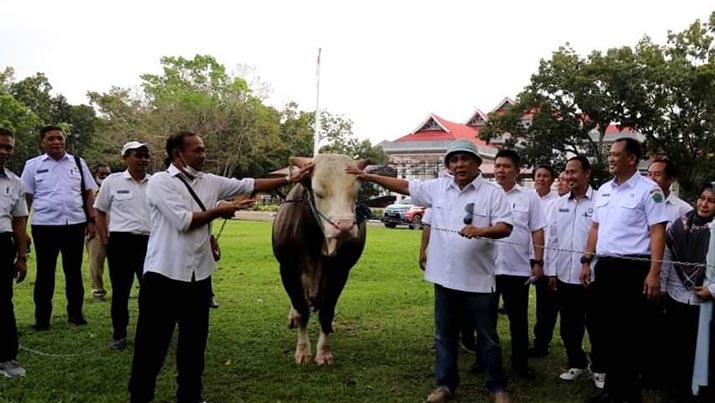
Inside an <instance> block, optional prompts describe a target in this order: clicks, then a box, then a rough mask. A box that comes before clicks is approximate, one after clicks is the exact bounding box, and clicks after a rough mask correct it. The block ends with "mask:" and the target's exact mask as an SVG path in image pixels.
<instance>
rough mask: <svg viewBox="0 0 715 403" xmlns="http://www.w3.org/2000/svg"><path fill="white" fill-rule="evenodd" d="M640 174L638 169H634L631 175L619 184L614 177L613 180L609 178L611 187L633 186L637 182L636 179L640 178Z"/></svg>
mask: <svg viewBox="0 0 715 403" xmlns="http://www.w3.org/2000/svg"><path fill="white" fill-rule="evenodd" d="M642 176H643V175H641V173H640V171H635V172H634V173H633V175H632V176H631V177H630V178H628V180H627V181H625V182H623V183H622V184H620V185H619V184H617V183H616V178H613V180H611V187H613V188H618V187H629V188H635V187H636V184H637V183H638V181H639V180H640V178H641V177H642Z"/></svg>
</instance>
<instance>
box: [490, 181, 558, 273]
mask: <svg viewBox="0 0 715 403" xmlns="http://www.w3.org/2000/svg"><path fill="white" fill-rule="evenodd" d="M502 192H504V190H503V189H502ZM506 198H507V202H508V203H509V207H510V208H511V212H512V215H513V218H514V228H513V229H512V230H511V235H509V237H508V238H505V240H507V241H509V242H514V243H516V244H518V245H512V244H506V243H501V242H500V243H498V245H499V247H498V252H497V258H496V274H497V275H502V274H506V275H510V276H526V277H528V276H531V264H530V263H529V258H530V257H531V256H532V251H533V246H532V245H533V243H532V236H531V233H532V232H534V231H538V230H540V229H544V228H545V227H546V217H544V209H543V207H542V206H541V200H540V199H539V195H538V194H537V193H536V191H534V190H530V189H527V188H525V187H523V186H521V185H519V184H518V183H517V184H516V185H514V187H513V188H512V189H511V190H510V191H508V192H506Z"/></svg>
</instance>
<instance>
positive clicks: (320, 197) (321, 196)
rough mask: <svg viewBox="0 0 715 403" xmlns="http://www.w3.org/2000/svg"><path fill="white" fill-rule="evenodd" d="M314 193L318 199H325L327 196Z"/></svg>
mask: <svg viewBox="0 0 715 403" xmlns="http://www.w3.org/2000/svg"><path fill="white" fill-rule="evenodd" d="M314 193H315V197H317V198H318V199H322V198H323V197H325V195H323V194H322V193H318V192H314Z"/></svg>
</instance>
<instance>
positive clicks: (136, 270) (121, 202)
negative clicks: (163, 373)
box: [94, 141, 151, 350]
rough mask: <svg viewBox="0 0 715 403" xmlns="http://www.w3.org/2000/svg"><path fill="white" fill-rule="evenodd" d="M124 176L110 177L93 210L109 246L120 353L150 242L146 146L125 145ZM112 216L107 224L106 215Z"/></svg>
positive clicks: (115, 345)
mask: <svg viewBox="0 0 715 403" xmlns="http://www.w3.org/2000/svg"><path fill="white" fill-rule="evenodd" d="M121 155H122V159H124V162H125V163H126V164H127V169H126V170H125V171H124V172H119V173H114V174H111V175H109V176H108V177H107V178H106V179H105V180H104V181H103V183H102V188H101V189H100V191H99V194H98V195H97V200H96V202H95V203H94V208H95V209H97V212H98V214H97V232H98V234H99V239H100V240H101V241H102V244H104V245H106V246H107V260H108V263H109V280H110V281H111V283H112V308H111V315H112V328H113V329H114V332H113V333H112V342H111V344H110V347H111V348H112V349H115V350H121V349H123V348H124V347H125V346H126V342H127V324H128V323H129V309H128V308H127V305H128V303H129V293H130V291H131V289H132V284H133V283H134V277H135V276H136V278H137V281H141V277H142V273H143V272H144V259H145V257H146V247H147V243H148V242H149V231H150V226H149V209H148V207H147V203H146V188H147V184H148V181H149V177H150V175H149V174H148V173H147V169H148V168H149V161H150V160H151V154H150V152H149V146H148V145H147V144H146V143H140V142H138V141H130V142H128V143H126V144H124V147H122V151H121ZM108 214H109V215H110V216H111V219H110V220H109V224H107V221H108V220H107V215H108Z"/></svg>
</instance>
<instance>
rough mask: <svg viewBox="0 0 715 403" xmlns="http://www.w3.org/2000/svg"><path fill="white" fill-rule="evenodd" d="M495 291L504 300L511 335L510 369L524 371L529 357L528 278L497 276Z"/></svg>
mask: <svg viewBox="0 0 715 403" xmlns="http://www.w3.org/2000/svg"><path fill="white" fill-rule="evenodd" d="M496 277H497V278H496V279H497V289H498V290H499V292H501V295H502V298H504V307H505V308H506V314H507V316H508V317H509V332H510V333H511V368H512V369H513V370H515V371H526V370H527V368H528V363H529V357H528V355H527V353H528V350H529V316H528V313H529V286H528V285H524V283H525V282H526V280H528V279H529V277H528V276H508V275H498V276H496Z"/></svg>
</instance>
